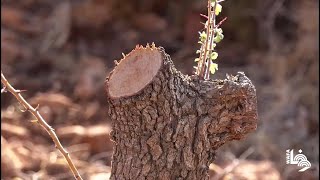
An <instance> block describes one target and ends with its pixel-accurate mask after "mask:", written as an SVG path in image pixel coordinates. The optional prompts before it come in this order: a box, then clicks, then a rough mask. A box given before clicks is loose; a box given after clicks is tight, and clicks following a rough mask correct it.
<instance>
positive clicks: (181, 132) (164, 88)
mask: <svg viewBox="0 0 320 180" xmlns="http://www.w3.org/2000/svg"><path fill="white" fill-rule="evenodd" d="M142 49H143V50H144V51H146V50H147V51H159V52H160V53H161V58H162V65H161V67H160V69H159V71H158V72H157V74H156V75H155V76H154V77H153V79H152V81H151V82H150V83H149V84H147V85H146V86H145V87H144V88H143V89H141V91H139V92H138V93H134V94H133V95H132V96H126V97H120V98H114V97H112V96H110V94H109V93H108V89H109V84H108V82H109V81H110V77H112V72H111V75H110V76H109V77H107V80H106V91H107V97H108V98H107V99H108V102H109V114H110V117H111V119H112V128H113V130H112V132H111V138H112V140H113V141H114V145H115V146H114V152H113V159H112V175H111V179H190V180H194V179H209V176H208V169H209V165H210V163H212V162H213V160H214V157H215V151H216V150H217V149H218V148H219V147H220V146H222V145H223V144H225V143H226V142H228V141H232V140H239V139H241V138H243V137H244V136H245V135H246V134H248V133H249V132H252V131H254V130H255V129H256V126H257V100H256V90H255V87H254V86H253V84H252V83H251V81H250V80H249V79H248V78H247V77H246V76H245V75H244V73H238V74H237V75H236V76H232V77H228V78H227V79H225V80H214V81H211V80H210V81H202V80H199V79H198V78H197V76H187V75H183V74H181V73H180V72H179V71H177V70H176V68H175V67H174V65H173V63H172V61H171V59H170V57H169V55H167V54H166V53H165V52H164V49H163V48H161V47H160V48H155V47H152V48H149V47H147V48H142V47H137V48H136V49H135V50H134V51H135V52H137V51H141V53H143V52H144V51H142ZM130 54H131V53H130ZM130 54H129V55H128V56H130ZM141 56H143V54H141ZM125 58H126V57H125ZM150 61H152V59H150ZM120 63H121V62H120ZM116 68H117V67H116ZM146 75H147V74H146ZM132 81H138V79H133V80H132Z"/></svg>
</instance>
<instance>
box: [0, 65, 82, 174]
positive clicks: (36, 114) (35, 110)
mask: <svg viewBox="0 0 320 180" xmlns="http://www.w3.org/2000/svg"><path fill="white" fill-rule="evenodd" d="M1 82H2V84H3V86H4V87H5V90H7V91H9V92H10V93H11V94H12V95H14V96H15V98H16V99H17V100H18V101H19V103H20V104H21V105H22V106H23V107H24V108H25V109H26V111H29V112H30V113H31V114H32V115H33V116H34V117H35V118H36V119H37V122H38V123H39V124H40V125H41V126H42V127H43V128H44V129H45V130H46V131H47V132H48V134H49V135H50V137H51V138H52V140H53V142H54V144H55V146H56V148H57V149H59V151H60V152H61V153H62V155H63V156H64V158H65V159H66V160H67V162H68V165H69V167H70V170H71V171H72V173H73V175H74V177H75V179H76V180H82V177H81V176H80V174H79V172H78V170H77V168H76V167H75V165H74V164H73V162H72V160H71V158H70V155H69V153H68V152H67V151H66V150H65V149H64V148H63V146H62V145H61V143H60V141H59V138H58V137H57V135H56V133H55V132H54V129H53V128H52V127H51V126H49V125H48V124H47V122H46V121H45V120H44V119H43V117H42V116H41V114H40V113H39V111H38V107H39V105H38V106H37V107H36V108H33V107H32V106H31V105H30V104H29V103H28V102H27V101H26V100H25V99H24V98H23V97H22V96H21V92H23V91H24V90H16V89H14V88H13V87H12V86H11V84H10V83H9V82H8V81H7V79H6V78H5V76H4V75H3V73H2V71H1ZM2 92H3V90H1V93H2Z"/></svg>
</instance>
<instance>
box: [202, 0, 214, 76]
mask: <svg viewBox="0 0 320 180" xmlns="http://www.w3.org/2000/svg"><path fill="white" fill-rule="evenodd" d="M210 1H211V0H208V17H209V19H208V24H207V28H206V30H207V32H206V34H207V35H209V32H210V26H211V2H210ZM216 4H217V3H215V4H214V9H215V7H216ZM214 13H215V12H214ZM208 39H209V37H208V36H207V39H206V44H205V46H204V47H205V48H204V56H203V59H202V62H201V70H200V73H199V77H200V79H204V75H205V71H206V60H207V50H208Z"/></svg>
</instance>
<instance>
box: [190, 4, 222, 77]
mask: <svg viewBox="0 0 320 180" xmlns="http://www.w3.org/2000/svg"><path fill="white" fill-rule="evenodd" d="M222 1H223V0H220V1H219V0H208V16H204V17H206V18H207V21H206V23H204V26H205V30H204V31H202V32H199V41H198V43H199V44H200V45H201V47H200V49H199V50H197V51H196V53H197V54H199V58H196V59H195V62H197V63H198V66H195V69H196V74H197V75H198V76H199V77H200V78H201V79H204V80H207V79H209V77H210V73H211V74H214V73H215V72H216V70H218V64H217V63H214V62H213V61H214V60H216V59H217V58H218V53H217V52H216V51H215V50H214V48H215V47H216V45H217V43H219V42H220V41H221V40H222V39H223V38H224V36H223V31H222V29H221V28H219V26H220V25H221V24H222V22H223V21H225V20H226V18H224V19H223V20H222V21H220V22H219V23H218V24H216V16H218V15H219V14H220V13H221V11H222V6H221V4H220V2H222Z"/></svg>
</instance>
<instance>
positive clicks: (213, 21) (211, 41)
mask: <svg viewBox="0 0 320 180" xmlns="http://www.w3.org/2000/svg"><path fill="white" fill-rule="evenodd" d="M216 7H217V1H215V3H214V6H213V12H211V14H212V24H211V25H212V26H211V27H212V28H210V27H209V28H210V29H211V36H210V37H211V39H210V46H209V56H210V54H211V52H212V44H213V41H214V31H215V29H216V27H215V26H216ZM210 10H211V9H210ZM210 18H211V17H210ZM210 65H211V60H209V61H208V66H207V68H206V75H205V77H204V78H205V79H208V78H209V76H210V70H209V68H210Z"/></svg>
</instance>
